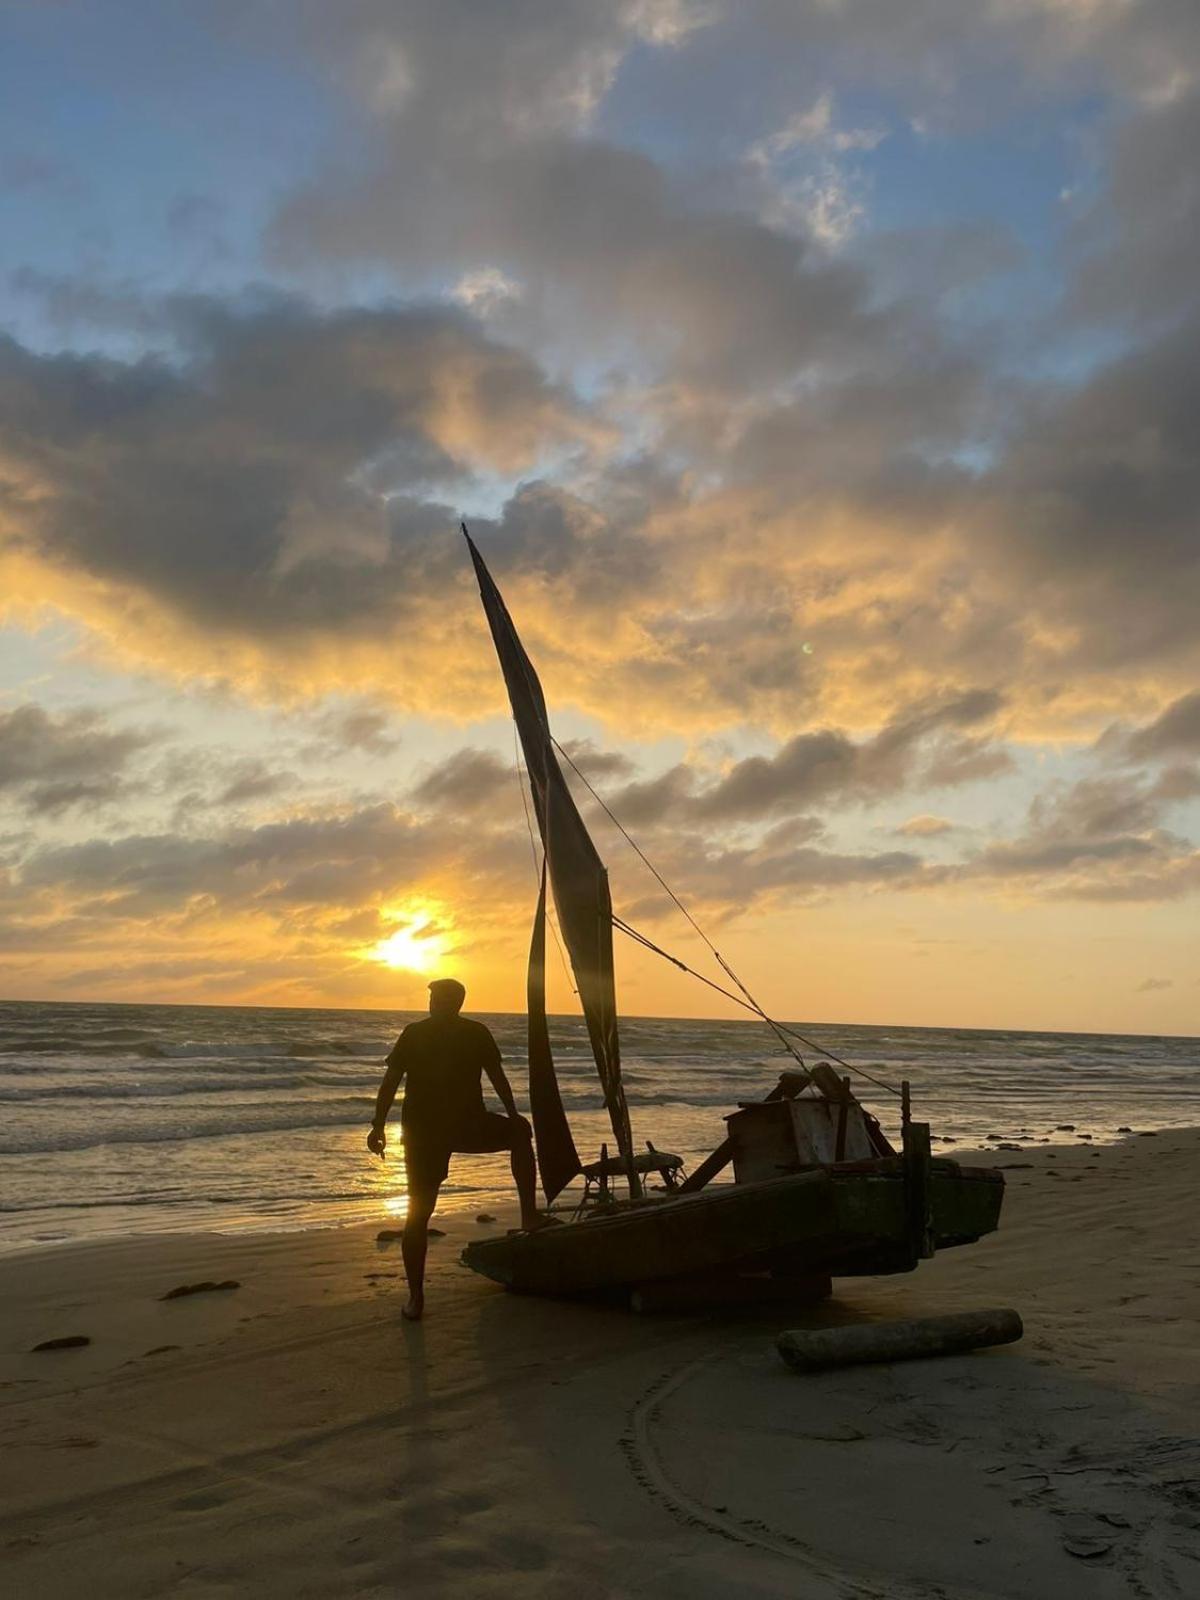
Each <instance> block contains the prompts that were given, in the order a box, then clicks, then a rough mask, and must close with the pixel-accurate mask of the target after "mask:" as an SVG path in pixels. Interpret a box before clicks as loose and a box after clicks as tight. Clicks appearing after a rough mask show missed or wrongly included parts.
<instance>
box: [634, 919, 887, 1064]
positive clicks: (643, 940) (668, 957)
mask: <svg viewBox="0 0 1200 1600" xmlns="http://www.w3.org/2000/svg"><path fill="white" fill-rule="evenodd" d="M613 927H614V928H618V929H619V930H620V931H621V932H622V933H624V934H626V935H627V936H628V937H629V938H631V939H634V940H636V941H637V943H638V944H640V945H643V946H644V947H645V948H646V949H647V950H652V951H653V952H654V954H655V955H656V956H662V958H663V960H664V961H669V962H670V963H671V965H672V966H675V967H678V968H679V970H680V971H681V972H687V973H690V974H691V976H692V977H693V978H699V980H700V982H701V983H705V984H707V985H708V987H709V988H710V989H715V990H716V992H717V993H718V994H723V995H724V996H725V998H726V999H727V1000H732V1001H733V1003H734V1005H738V1006H741V1007H742V1008H743V1009H744V1010H746V1011H752V1012H753V1013H754V1015H755V1016H756V1017H759V1018H760V1019H761V1020H762V1021H763V1022H765V1023H767V1025H768V1026H769V1027H772V1028H774V1029H775V1031H776V1032H777V1033H786V1034H790V1035H791V1037H792V1038H793V1039H798V1040H799V1041H800V1043H801V1044H803V1045H807V1047H808V1048H809V1049H810V1050H812V1051H814V1052H815V1053H816V1054H817V1055H819V1056H824V1057H825V1058H826V1059H827V1060H829V1061H832V1062H834V1063H835V1064H836V1065H837V1066H839V1067H842V1068H844V1069H845V1071H847V1072H856V1073H857V1074H858V1076H859V1077H860V1078H865V1079H866V1080H867V1082H868V1083H873V1084H875V1086H876V1087H877V1088H879V1089H886V1090H887V1092H888V1093H889V1094H894V1095H899V1094H900V1093H901V1091H900V1090H899V1089H897V1088H896V1087H895V1086H894V1085H893V1084H890V1083H888V1082H886V1081H885V1080H884V1079H883V1078H877V1077H875V1075H874V1074H873V1073H870V1072H868V1071H867V1070H866V1068H865V1067H856V1066H854V1064H853V1063H852V1062H849V1061H843V1060H842V1058H841V1056H835V1055H834V1053H833V1051H832V1050H827V1049H826V1048H825V1046H824V1045H823V1044H818V1043H817V1042H816V1040H815V1039H808V1038H806V1037H805V1036H804V1034H802V1033H801V1032H799V1030H798V1029H796V1028H791V1027H789V1026H788V1024H787V1023H786V1022H776V1021H775V1020H774V1018H772V1017H769V1016H768V1015H767V1014H766V1012H765V1011H762V1010H760V1009H759V1007H758V1006H756V1005H752V1004H751V1002H750V1001H749V1000H743V999H741V998H740V996H738V995H736V994H734V993H733V991H732V990H731V989H723V988H722V987H721V985H720V984H719V983H714V982H713V980H712V979H711V978H706V977H705V976H704V974H703V973H702V972H697V971H696V969H695V968H694V967H689V966H688V964H687V962H686V961H681V960H680V959H679V957H678V956H673V955H672V954H671V952H670V951H669V950H664V949H663V948H662V946H661V945H657V944H655V942H654V940H653V939H649V938H647V937H646V935H645V934H644V933H639V931H638V930H637V929H636V928H633V927H630V925H629V923H627V922H626V921H624V919H623V918H621V917H614V918H613ZM787 1048H788V1049H791V1046H790V1045H789V1046H787ZM792 1054H793V1055H795V1054H796V1052H795V1051H794V1050H793V1051H792ZM797 1059H798V1058H797Z"/></svg>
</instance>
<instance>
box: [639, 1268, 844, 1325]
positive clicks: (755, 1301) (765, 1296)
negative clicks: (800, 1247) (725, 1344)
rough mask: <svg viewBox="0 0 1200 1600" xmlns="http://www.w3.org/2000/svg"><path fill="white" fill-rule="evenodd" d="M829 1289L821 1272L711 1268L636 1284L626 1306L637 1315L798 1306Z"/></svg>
mask: <svg viewBox="0 0 1200 1600" xmlns="http://www.w3.org/2000/svg"><path fill="white" fill-rule="evenodd" d="M832 1289H833V1280H832V1279H831V1278H829V1277H828V1276H827V1275H825V1274H823V1273H809V1274H808V1275H807V1276H806V1277H799V1276H797V1277H788V1278H776V1277H766V1276H762V1275H752V1274H746V1275H745V1276H739V1275H738V1274H736V1273H729V1272H723V1273H718V1272H713V1273H704V1274H702V1275H700V1276H695V1277H690V1278H659V1279H657V1280H655V1281H653V1282H651V1283H639V1284H636V1285H635V1286H634V1288H633V1289H632V1291H631V1292H630V1296H629V1307H630V1310H631V1311H636V1312H637V1313H638V1314H639V1315H640V1316H654V1315H659V1314H663V1313H668V1314H669V1313H671V1312H686V1311H723V1310H730V1309H734V1308H737V1307H740V1306H779V1305H785V1306H790V1307H796V1308H798V1307H800V1306H811V1305H816V1304H817V1303H818V1302H819V1301H821V1300H826V1299H828V1298H829V1295H830V1293H831V1291H832Z"/></svg>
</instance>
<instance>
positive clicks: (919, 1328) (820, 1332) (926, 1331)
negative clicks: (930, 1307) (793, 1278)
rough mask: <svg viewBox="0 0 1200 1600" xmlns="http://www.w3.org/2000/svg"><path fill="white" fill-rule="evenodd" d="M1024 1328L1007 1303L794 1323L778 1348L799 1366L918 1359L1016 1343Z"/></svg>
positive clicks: (790, 1362) (802, 1368)
mask: <svg viewBox="0 0 1200 1600" xmlns="http://www.w3.org/2000/svg"><path fill="white" fill-rule="evenodd" d="M1023 1332H1024V1329H1023V1328H1022V1326H1021V1318H1020V1316H1019V1315H1018V1313H1017V1312H1015V1311H1012V1310H1007V1309H1004V1308H995V1309H991V1310H987V1311H956V1312H953V1313H951V1314H950V1315H949V1316H944V1317H918V1318H915V1319H914V1320H912V1321H911V1322H864V1323H856V1324H854V1325H852V1326H850V1327H843V1328H812V1329H808V1328H792V1329H789V1330H788V1331H787V1332H786V1333H781V1334H780V1335H779V1338H778V1339H777V1340H776V1341H775V1348H776V1349H777V1350H778V1351H779V1354H780V1355H781V1356H782V1357H783V1359H784V1361H786V1362H787V1364H788V1366H789V1367H794V1368H795V1370H796V1371H797V1372H819V1371H821V1370H822V1369H823V1368H826V1367H847V1366H855V1365H857V1364H858V1363H860V1362H866V1361H915V1360H920V1359H923V1358H924V1357H927V1356H953V1355H960V1354H961V1353H962V1352H963V1351H964V1350H978V1349H981V1348H982V1347H984V1346H986V1345H993V1344H1012V1343H1013V1342H1014V1341H1015V1340H1017V1339H1019V1338H1020V1337H1021V1335H1022V1333H1023Z"/></svg>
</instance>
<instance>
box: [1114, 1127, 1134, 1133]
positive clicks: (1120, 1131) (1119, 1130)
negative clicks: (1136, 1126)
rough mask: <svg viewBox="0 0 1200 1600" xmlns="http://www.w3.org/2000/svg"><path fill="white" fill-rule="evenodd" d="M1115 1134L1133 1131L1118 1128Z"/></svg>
mask: <svg viewBox="0 0 1200 1600" xmlns="http://www.w3.org/2000/svg"><path fill="white" fill-rule="evenodd" d="M1117 1132H1118V1133H1132V1132H1133V1129H1132V1128H1118V1129H1117Z"/></svg>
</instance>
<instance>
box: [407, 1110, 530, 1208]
mask: <svg viewBox="0 0 1200 1600" xmlns="http://www.w3.org/2000/svg"><path fill="white" fill-rule="evenodd" d="M529 1137H530V1133H529V1124H528V1123H527V1122H525V1121H524V1120H523V1119H520V1118H518V1119H514V1118H512V1117H502V1116H500V1115H499V1113H498V1112H495V1111H485V1112H484V1114H483V1116H482V1117H479V1118H476V1119H473V1120H472V1121H471V1122H468V1123H466V1124H464V1126H463V1127H461V1128H457V1129H454V1130H453V1131H452V1132H450V1133H444V1132H443V1131H442V1130H441V1129H440V1128H438V1129H425V1128H416V1127H413V1126H411V1125H409V1126H406V1127H405V1128H404V1165H405V1168H406V1169H407V1172H408V1187H409V1188H410V1189H436V1188H437V1187H438V1186H439V1184H442V1183H444V1182H445V1181H446V1174H447V1173H448V1172H449V1170H450V1157H451V1156H452V1155H482V1154H484V1153H486V1152H489V1151H493V1150H515V1149H516V1148H517V1147H518V1145H520V1144H521V1143H522V1141H523V1140H525V1139H528V1138H529Z"/></svg>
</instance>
